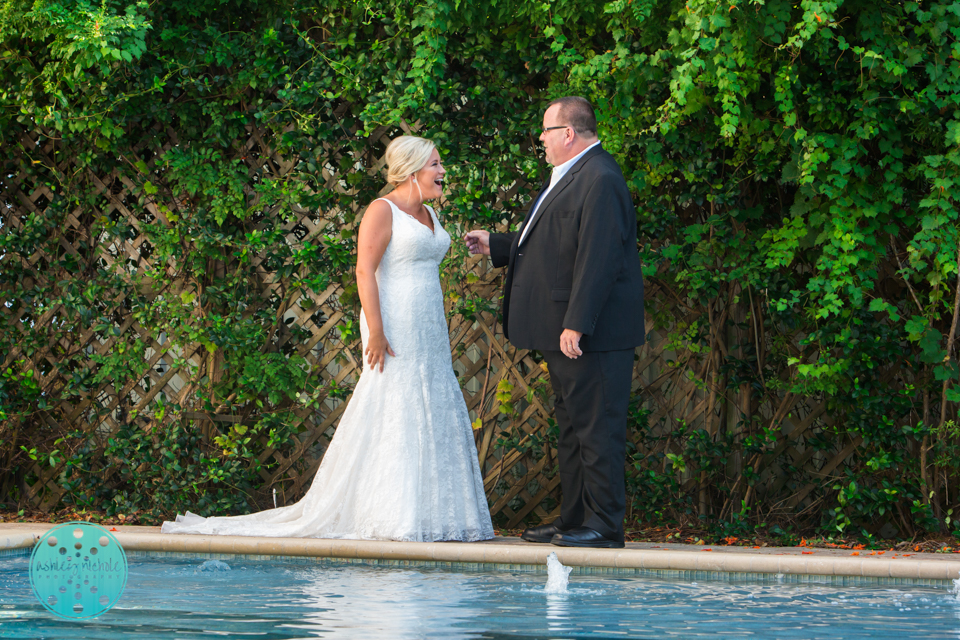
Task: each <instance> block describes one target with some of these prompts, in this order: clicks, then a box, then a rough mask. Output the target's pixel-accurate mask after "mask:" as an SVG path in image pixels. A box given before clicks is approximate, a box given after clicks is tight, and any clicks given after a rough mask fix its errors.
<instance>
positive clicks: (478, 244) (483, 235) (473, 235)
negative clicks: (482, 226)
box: [463, 230, 490, 256]
mask: <svg viewBox="0 0 960 640" xmlns="http://www.w3.org/2000/svg"><path fill="white" fill-rule="evenodd" d="M463 241H464V242H466V243H467V250H469V251H470V253H472V254H474V255H476V254H478V253H479V254H481V255H485V256H488V255H490V232H489V231H480V230H474V231H467V233H466V234H464V236H463Z"/></svg>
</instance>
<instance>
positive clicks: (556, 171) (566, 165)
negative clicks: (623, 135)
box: [518, 140, 600, 244]
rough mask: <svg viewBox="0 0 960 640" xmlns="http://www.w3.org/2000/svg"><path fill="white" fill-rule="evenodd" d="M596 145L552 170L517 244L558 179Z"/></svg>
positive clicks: (595, 144) (524, 235) (597, 142)
mask: <svg viewBox="0 0 960 640" xmlns="http://www.w3.org/2000/svg"><path fill="white" fill-rule="evenodd" d="M598 144H600V141H599V140H597V141H596V142H594V143H593V144H592V145H590V146H589V147H587V148H586V149H584V150H583V151H581V152H580V153H578V154H577V155H575V156H573V157H572V158H570V159H569V160H567V161H566V162H564V163H563V164H558V165H557V166H555V167H554V168H553V173H551V174H550V184H549V185H548V186H547V188H546V190H544V192H543V195H542V196H541V197H540V199H539V200H537V204H536V206H535V207H534V209H533V214H532V215H531V216H530V218H529V220H528V222H527V224H526V226H524V227H523V232H522V233H521V234H520V242H519V243H518V244H522V243H523V241H524V239H525V238H526V237H527V230H529V229H530V227H532V226H533V224H532V222H533V221H534V220H536V219H537V210H538V209H540V203H541V202H543V201H544V200H546V199H547V196H548V195H549V194H550V192H551V191H552V190H553V186H554V185H555V184H557V183H558V182H560V179H561V178H563V176H565V175H567V172H568V171H570V167H572V166H573V165H575V164H577V160H579V159H580V158H582V157H583V154H585V153H586V152H587V151H590V149H593V148H594V147H595V146H597V145H598Z"/></svg>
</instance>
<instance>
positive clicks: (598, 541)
mask: <svg viewBox="0 0 960 640" xmlns="http://www.w3.org/2000/svg"><path fill="white" fill-rule="evenodd" d="M550 542H552V543H553V544H555V545H557V546H559V547H594V548H597V549H623V542H622V541H620V540H611V539H610V538H605V537H604V536H603V535H602V534H600V533H599V532H597V531H594V530H593V529H588V528H587V527H577V528H575V529H570V530H569V531H561V532H559V533H557V534H556V535H555V536H553V539H552V540H550Z"/></svg>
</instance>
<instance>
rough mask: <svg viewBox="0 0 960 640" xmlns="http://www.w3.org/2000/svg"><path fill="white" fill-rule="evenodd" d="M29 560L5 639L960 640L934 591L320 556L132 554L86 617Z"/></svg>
mask: <svg viewBox="0 0 960 640" xmlns="http://www.w3.org/2000/svg"><path fill="white" fill-rule="evenodd" d="M27 561H28V559H27V558H26V557H6V558H0V638H31V639H36V638H71V639H74V638H77V639H79V638H91V639H96V640H110V639H113V638H150V639H151V640H162V639H165V638H177V639H178V640H189V639H192V638H211V637H216V636H219V637H227V638H258V639H264V640H271V639H277V640H280V639H284V640H286V639H292V638H364V639H366V638H390V639H394V638H396V639H406V638H443V639H445V640H446V639H458V638H463V639H468V638H478V639H479V638H489V639H491V640H493V639H508V638H510V639H521V638H522V639H525V640H526V639H533V638H657V639H659V638H749V637H754V638H824V637H826V638H830V639H831V640H840V639H843V638H900V639H904V638H960V599H958V596H957V595H955V594H954V593H952V592H951V591H949V590H948V589H944V588H935V587H877V586H871V587H863V586H860V587H836V586H831V585H827V584H822V585H817V584H777V583H773V582H766V583H751V582H727V581H723V582H720V581H698V582H680V581H672V580H668V579H661V578H651V577H637V576H629V577H626V576H611V575H572V576H570V583H569V587H568V591H567V593H564V594H549V593H546V592H545V590H544V586H545V584H546V581H547V576H546V574H543V573H511V572H504V571H492V570H491V571H468V572H463V573H460V572H455V571H450V570H446V569H439V568H411V567H398V566H371V565H362V564H347V563H337V562H334V561H324V562H322V563H318V564H302V563H292V562H280V561H269V562H264V561H254V560H246V559H242V558H235V559H232V560H226V561H224V562H218V561H209V560H208V561H204V560H184V559H170V558H163V557H151V558H146V559H141V558H131V559H130V577H129V580H128V582H127V589H126V591H125V592H124V595H123V597H122V598H121V599H120V601H119V603H118V604H117V606H116V607H114V608H113V609H112V610H110V611H108V612H107V613H106V614H104V615H103V616H101V617H100V618H97V619H95V620H90V621H69V620H61V619H59V618H57V617H56V616H54V615H53V614H52V613H50V612H48V611H47V610H46V609H44V608H43V606H42V605H41V604H40V603H39V602H37V601H36V599H35V597H34V595H33V593H32V591H31V589H30V585H29V580H28V564H27Z"/></svg>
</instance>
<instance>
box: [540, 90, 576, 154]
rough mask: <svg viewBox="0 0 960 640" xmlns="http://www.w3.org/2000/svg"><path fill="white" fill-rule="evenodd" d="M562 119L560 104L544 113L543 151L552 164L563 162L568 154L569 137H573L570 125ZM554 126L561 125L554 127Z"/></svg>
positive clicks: (541, 138) (541, 134)
mask: <svg viewBox="0 0 960 640" xmlns="http://www.w3.org/2000/svg"><path fill="white" fill-rule="evenodd" d="M565 124H566V123H564V122H561V121H560V105H558V104H555V105H553V106H551V107H550V108H549V109H547V110H546V111H545V112H544V114H543V131H542V132H541V133H540V142H542V143H543V152H544V154H545V155H546V156H547V162H548V163H550V164H551V165H552V166H557V165H558V164H563V162H564V156H565V155H566V154H565V152H566V144H565V143H566V142H567V138H568V137H571V136H570V134H571V133H572V132H571V129H570V127H567V126H564V125H565ZM552 127H559V128H556V129H553V128H552Z"/></svg>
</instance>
